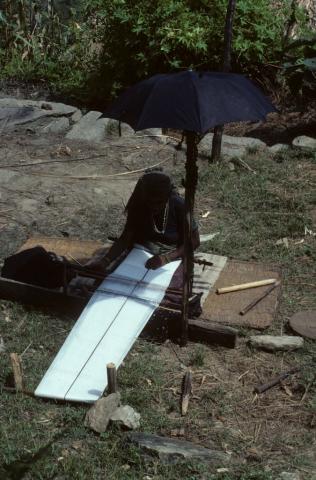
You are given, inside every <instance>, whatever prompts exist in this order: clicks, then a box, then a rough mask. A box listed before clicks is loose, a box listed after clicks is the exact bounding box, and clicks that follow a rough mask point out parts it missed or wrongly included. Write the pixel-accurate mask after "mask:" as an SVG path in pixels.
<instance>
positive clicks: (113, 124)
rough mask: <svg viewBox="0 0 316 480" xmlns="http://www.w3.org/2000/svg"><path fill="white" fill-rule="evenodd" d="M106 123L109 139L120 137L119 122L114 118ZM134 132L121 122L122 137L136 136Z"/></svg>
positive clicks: (108, 119)
mask: <svg viewBox="0 0 316 480" xmlns="http://www.w3.org/2000/svg"><path fill="white" fill-rule="evenodd" d="M106 120H107V123H106V132H105V134H106V136H107V137H118V136H119V134H120V129H119V121H118V120H114V119H113V118H107V119H106ZM134 133H135V132H134V130H133V129H132V127H130V126H129V125H128V124H127V123H124V122H121V136H122V137H126V136H130V135H134Z"/></svg>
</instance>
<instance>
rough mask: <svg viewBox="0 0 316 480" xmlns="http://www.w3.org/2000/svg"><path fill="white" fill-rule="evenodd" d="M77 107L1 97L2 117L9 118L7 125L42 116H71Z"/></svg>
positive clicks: (3, 118) (32, 120) (31, 120)
mask: <svg viewBox="0 0 316 480" xmlns="http://www.w3.org/2000/svg"><path fill="white" fill-rule="evenodd" d="M77 110H78V109H77V107H72V106H70V105H65V104H64V103H56V102H41V101H36V100H26V99H16V98H11V97H10V98H0V119H2V120H5V119H6V120H7V125H9V126H10V125H23V124H25V123H29V122H34V121H35V120H38V119H39V118H42V117H63V116H66V117H69V116H71V115H73V114H74V113H75V112H76V111H77Z"/></svg>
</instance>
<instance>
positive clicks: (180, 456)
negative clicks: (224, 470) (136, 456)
mask: <svg viewBox="0 0 316 480" xmlns="http://www.w3.org/2000/svg"><path fill="white" fill-rule="evenodd" d="M127 438H128V440H129V441H130V442H132V443H133V444H135V445H137V446H138V447H139V448H140V449H142V450H143V451H144V453H147V454H150V455H153V456H155V457H158V458H159V459H160V461H161V462H162V463H166V464H172V463H178V462H181V461H185V460H199V461H203V462H207V463H212V464H214V465H223V464H225V465H226V464H227V463H228V462H229V461H230V458H231V457H230V455H228V454H227V453H223V452H220V451H218V450H210V449H209V448H205V447H201V446H199V445H195V444H194V443H191V442H187V441H184V440H177V439H173V438H168V437H160V436H158V435H151V434H149V433H141V432H131V433H129V434H128V437H127Z"/></svg>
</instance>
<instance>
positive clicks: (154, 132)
mask: <svg viewBox="0 0 316 480" xmlns="http://www.w3.org/2000/svg"><path fill="white" fill-rule="evenodd" d="M136 134H137V135H139V136H140V137H142V136H145V137H151V139H152V140H155V141H156V142H159V143H163V144H166V143H167V142H168V140H169V139H168V137H167V136H166V135H163V133H162V129H161V128H146V130H139V131H137V132H136Z"/></svg>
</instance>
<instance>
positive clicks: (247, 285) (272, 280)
mask: <svg viewBox="0 0 316 480" xmlns="http://www.w3.org/2000/svg"><path fill="white" fill-rule="evenodd" d="M276 281H277V279H276V278H268V279H267V280H258V281H256V282H249V283H241V284H239V285H232V286H230V287H221V288H218V289H217V290H216V293H218V294H220V293H229V292H237V291H239V290H246V289H247V288H256V287H263V286H264V285H271V284H272V283H275V282H276Z"/></svg>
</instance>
